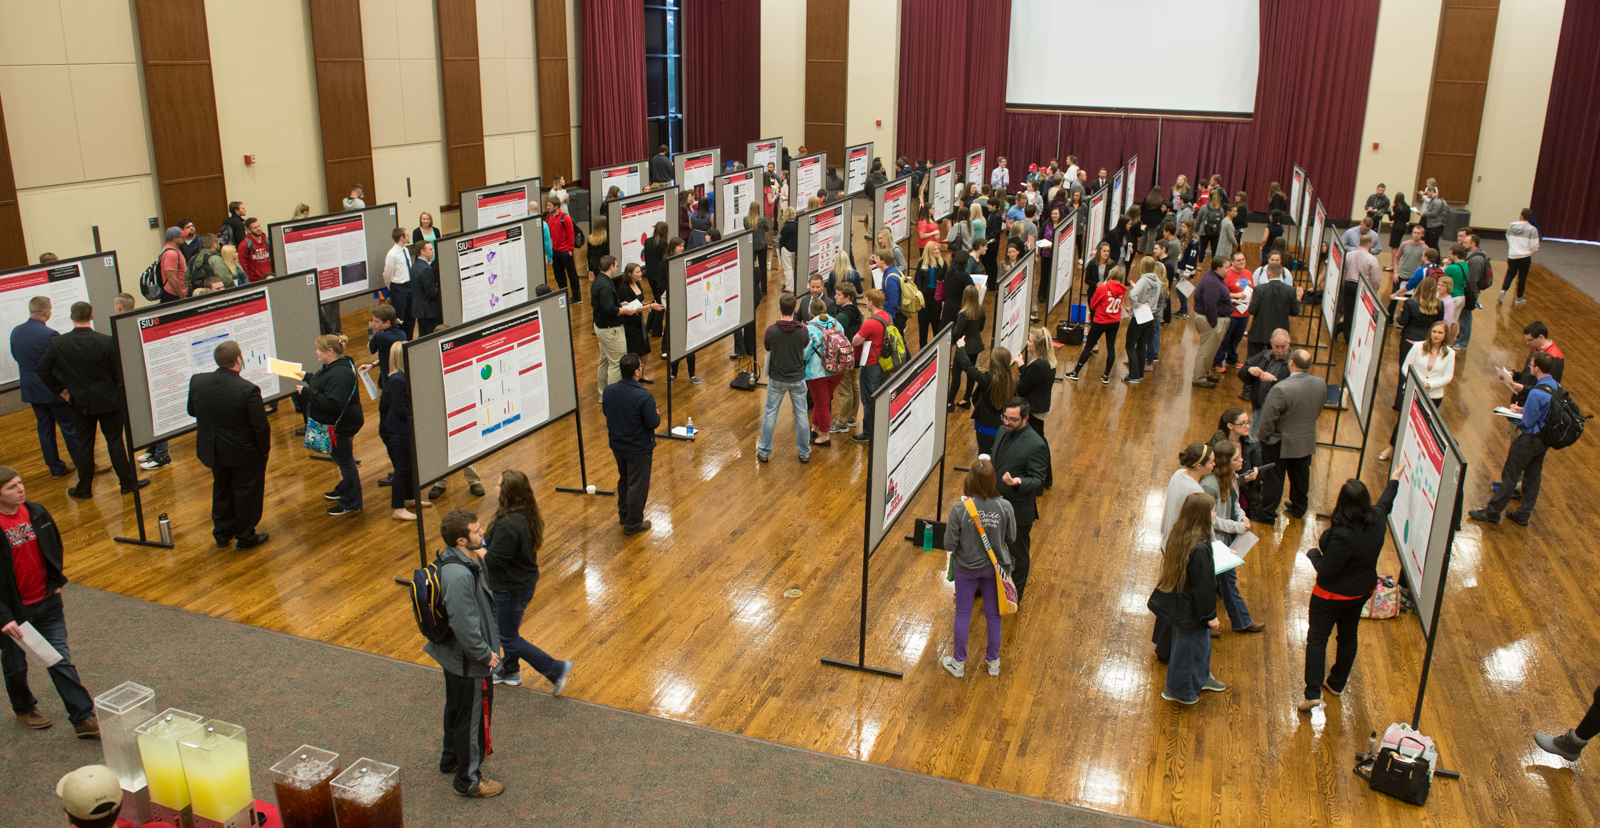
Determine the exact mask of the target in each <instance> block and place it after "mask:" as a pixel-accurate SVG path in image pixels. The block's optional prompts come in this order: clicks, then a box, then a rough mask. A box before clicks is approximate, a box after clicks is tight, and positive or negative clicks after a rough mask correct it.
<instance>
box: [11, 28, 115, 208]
mask: <svg viewBox="0 0 1600 828" xmlns="http://www.w3.org/2000/svg"><path fill="white" fill-rule="evenodd" d="M0 28H3V26H0ZM71 101H72V79H71V73H70V72H69V70H68V69H67V66H66V65H65V64H58V65H54V66H3V67H0V104H3V105H4V106H5V111H6V136H7V138H8V139H9V140H10V143H11V163H12V166H13V168H14V169H15V173H16V179H17V189H19V190H25V189H32V188H35V187H48V186H52V185H56V184H68V183H72V182H77V181H82V180H83V157H82V155H81V152H80V150H79V147H78V123H77V116H76V115H75V114H74V107H73V106H72V105H71V103H70V102H71ZM129 137H130V138H131V137H132V136H129Z"/></svg>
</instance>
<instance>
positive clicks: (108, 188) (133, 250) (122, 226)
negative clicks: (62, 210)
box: [88, 175, 294, 293]
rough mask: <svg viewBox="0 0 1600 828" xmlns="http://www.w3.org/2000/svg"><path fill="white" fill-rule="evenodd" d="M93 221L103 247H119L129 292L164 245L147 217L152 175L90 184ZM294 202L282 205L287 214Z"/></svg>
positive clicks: (151, 204) (152, 197)
mask: <svg viewBox="0 0 1600 828" xmlns="http://www.w3.org/2000/svg"><path fill="white" fill-rule="evenodd" d="M88 196H89V218H90V223H91V224H94V225H98V226H99V227H100V248H101V249H102V250H115V251H117V259H118V262H117V266H118V268H119V273H120V274H121V276H122V284H123V285H124V286H126V287H127V288H129V290H128V292H129V293H138V292H139V291H137V290H134V289H132V288H133V287H134V285H135V283H136V282H137V281H138V279H139V274H140V273H142V272H144V269H145V267H146V266H147V265H149V264H150V263H151V262H153V261H155V259H156V253H157V252H159V251H160V249H161V245H162V235H161V231H160V230H151V229H150V225H149V224H148V222H147V221H146V219H147V218H148V217H150V216H153V215H156V199H155V184H154V180H153V178H152V177H151V176H149V175H142V176H138V177H135V178H126V179H121V180H118V181H107V182H104V183H101V184H99V185H96V186H93V187H90V188H89V190H88ZM293 206H294V205H292V204H286V205H282V209H283V212H284V214H285V215H287V214H288V212H289V210H290V208H292V207H293Z"/></svg>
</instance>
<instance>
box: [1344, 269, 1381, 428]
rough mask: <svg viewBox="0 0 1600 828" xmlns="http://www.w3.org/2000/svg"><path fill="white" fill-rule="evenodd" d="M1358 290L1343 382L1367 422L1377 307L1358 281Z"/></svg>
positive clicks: (1374, 349)
mask: <svg viewBox="0 0 1600 828" xmlns="http://www.w3.org/2000/svg"><path fill="white" fill-rule="evenodd" d="M1356 290H1357V291H1359V292H1360V295H1359V296H1358V297H1357V298H1356V311H1355V323H1354V324H1353V325H1352V326H1351V328H1350V348H1349V350H1347V351H1346V352H1345V357H1344V385H1345V388H1346V389H1348V390H1349V392H1350V403H1351V405H1353V406H1355V409H1356V417H1357V418H1359V420H1360V421H1361V422H1363V423H1364V422H1366V421H1367V414H1368V411H1367V406H1368V405H1369V404H1370V403H1371V402H1372V401H1371V400H1369V399H1367V393H1368V392H1369V391H1370V390H1371V389H1369V388H1368V387H1367V378H1368V374H1367V372H1368V370H1369V369H1370V368H1371V366H1372V356H1373V354H1375V353H1377V350H1378V334H1379V332H1378V308H1377V302H1376V301H1375V300H1374V299H1373V297H1372V292H1371V291H1369V290H1366V289H1364V286H1363V285H1361V284H1360V283H1359V282H1358V283H1357V285H1356Z"/></svg>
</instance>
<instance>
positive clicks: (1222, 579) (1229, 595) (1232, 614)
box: [1217, 569, 1251, 632]
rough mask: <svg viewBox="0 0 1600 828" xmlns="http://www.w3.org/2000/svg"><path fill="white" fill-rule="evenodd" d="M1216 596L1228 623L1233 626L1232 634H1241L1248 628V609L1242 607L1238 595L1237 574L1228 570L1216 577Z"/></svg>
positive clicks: (1242, 604) (1241, 601)
mask: <svg viewBox="0 0 1600 828" xmlns="http://www.w3.org/2000/svg"><path fill="white" fill-rule="evenodd" d="M1217 594H1218V595H1221V596H1222V609H1223V610H1224V611H1226V612H1227V613H1228V621H1229V623H1231V624H1232V625H1233V631H1234V632H1243V631H1244V628H1245V627H1248V626H1250V623H1251V622H1250V608H1249V607H1246V606H1245V605H1244V598H1242V597H1240V595H1239V572H1238V570H1235V569H1230V570H1228V571H1227V572H1224V573H1222V574H1221V575H1218V576H1217Z"/></svg>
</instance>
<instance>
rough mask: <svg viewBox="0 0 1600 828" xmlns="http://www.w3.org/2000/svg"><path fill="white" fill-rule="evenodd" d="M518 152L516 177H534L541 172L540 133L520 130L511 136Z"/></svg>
mask: <svg viewBox="0 0 1600 828" xmlns="http://www.w3.org/2000/svg"><path fill="white" fill-rule="evenodd" d="M511 142H512V146H513V147H515V148H516V152H517V169H516V173H515V175H514V176H513V177H514V178H532V177H534V176H536V175H541V173H540V172H539V170H540V166H539V133H537V132H519V133H517V134H515V135H512V136H511Z"/></svg>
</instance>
